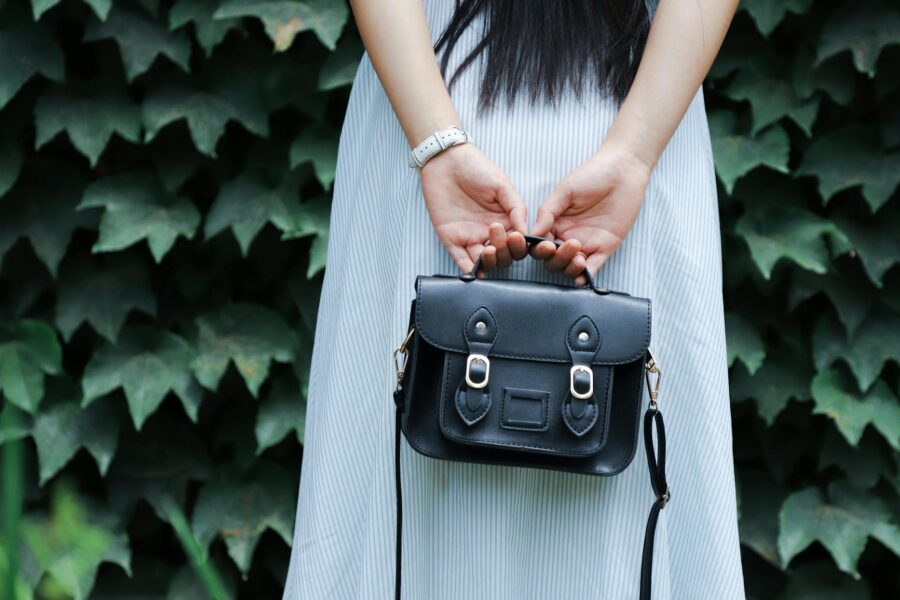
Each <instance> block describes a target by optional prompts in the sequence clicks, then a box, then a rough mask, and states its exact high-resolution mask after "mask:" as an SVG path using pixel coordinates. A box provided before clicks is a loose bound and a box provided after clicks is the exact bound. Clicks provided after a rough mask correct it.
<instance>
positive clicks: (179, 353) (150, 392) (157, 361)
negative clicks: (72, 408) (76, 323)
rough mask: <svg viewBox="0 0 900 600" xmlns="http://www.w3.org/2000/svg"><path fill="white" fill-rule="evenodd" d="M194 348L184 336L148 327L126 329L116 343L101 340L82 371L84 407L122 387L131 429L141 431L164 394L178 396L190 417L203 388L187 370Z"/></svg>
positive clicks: (195, 417) (195, 413) (198, 404)
mask: <svg viewBox="0 0 900 600" xmlns="http://www.w3.org/2000/svg"><path fill="white" fill-rule="evenodd" d="M192 358H193V351H192V349H191V347H190V346H189V345H188V343H187V342H186V341H184V339H182V338H181V337H179V336H177V335H175V334H174V333H171V332H169V331H160V330H157V329H153V328H151V327H147V326H134V327H126V328H125V329H124V330H123V331H122V333H121V335H120V336H119V341H118V342H117V343H116V344H105V345H104V346H102V347H101V348H100V349H99V350H97V351H96V352H95V353H94V355H93V356H92V357H91V360H90V361H89V362H88V364H87V366H86V367H85V370H84V377H83V379H82V382H81V383H82V389H83V391H84V401H83V403H82V405H83V406H89V405H90V404H91V402H93V401H94V400H95V399H96V398H99V397H100V396H104V395H106V394H109V393H110V392H112V391H114V390H116V389H118V388H119V387H121V388H123V389H124V390H125V398H126V399H127V400H128V408H129V410H130V412H131V418H132V420H133V421H134V427H135V429H137V430H140V429H141V426H143V424H144V422H145V421H146V420H147V417H149V416H150V415H152V414H153V413H154V412H155V411H156V409H157V408H159V405H160V404H161V403H162V401H163V399H164V398H165V397H166V395H167V394H168V393H169V392H174V393H175V395H176V396H178V398H179V399H180V400H181V403H182V405H183V406H184V410H185V412H186V413H187V415H188V416H189V417H190V418H191V420H192V421H196V420H197V411H198V409H199V407H200V402H201V400H202V392H201V390H200V387H199V386H198V385H197V382H196V381H195V380H194V378H193V377H192V376H191V370H190V368H189V365H190V362H191V359H192Z"/></svg>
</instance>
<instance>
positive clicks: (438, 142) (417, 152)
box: [409, 125, 472, 169]
mask: <svg viewBox="0 0 900 600" xmlns="http://www.w3.org/2000/svg"><path fill="white" fill-rule="evenodd" d="M471 141H472V136H471V135H469V132H468V131H466V130H465V129H463V128H462V127H460V126H458V125H453V126H451V127H448V128H447V129H441V130H440V131H435V132H434V133H432V134H431V135H430V136H428V137H427V138H425V141H423V142H422V143H421V144H419V145H418V146H416V147H415V148H413V149H412V150H410V151H409V166H410V167H414V168H419V169H421V168H422V166H423V165H424V164H425V163H426V162H428V159H430V158H431V157H432V156H435V155H436V154H439V153H441V152H443V151H444V150H446V149H447V148H449V147H450V146H457V145H459V144H465V143H467V142H471Z"/></svg>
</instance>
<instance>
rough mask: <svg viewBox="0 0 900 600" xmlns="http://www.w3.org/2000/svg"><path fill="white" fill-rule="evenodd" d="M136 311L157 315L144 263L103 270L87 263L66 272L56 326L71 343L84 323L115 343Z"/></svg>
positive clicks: (62, 281) (61, 282)
mask: <svg viewBox="0 0 900 600" xmlns="http://www.w3.org/2000/svg"><path fill="white" fill-rule="evenodd" d="M132 310H140V311H142V312H144V313H147V314H148V315H151V316H154V315H156V298H155V297H154V296H153V290H152V289H151V287H150V278H149V274H148V273H147V270H146V268H144V266H143V265H142V264H141V263H124V264H120V265H114V266H111V267H109V268H103V267H100V266H99V265H97V264H96V263H89V262H88V261H86V260H82V261H78V262H75V263H73V264H72V266H71V267H67V268H66V269H64V270H63V273H62V276H61V277H60V279H59V290H58V296H57V301H56V326H57V327H58V328H59V331H60V333H62V335H63V339H65V340H68V339H69V338H70V337H71V336H72V334H73V333H74V332H75V330H76V329H77V328H78V326H79V325H81V324H82V323H84V322H87V323H90V324H91V326H92V327H93V328H94V330H96V331H97V333H99V334H100V335H102V336H103V337H105V338H106V339H107V340H109V341H110V342H113V343H115V341H116V337H117V336H118V335H119V330H120V329H121V328H122V325H123V324H124V323H125V318H126V317H127V316H128V313H129V312H131V311H132Z"/></svg>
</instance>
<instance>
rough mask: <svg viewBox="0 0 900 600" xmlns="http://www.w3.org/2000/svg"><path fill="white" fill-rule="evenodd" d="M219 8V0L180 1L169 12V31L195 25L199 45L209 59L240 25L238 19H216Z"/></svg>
mask: <svg viewBox="0 0 900 600" xmlns="http://www.w3.org/2000/svg"><path fill="white" fill-rule="evenodd" d="M218 7H219V2H218V0H178V1H177V2H175V4H173V5H172V8H171V10H169V29H170V30H173V31H174V30H176V29H178V28H180V27H184V26H185V25H187V24H188V23H193V24H194V33H195V35H196V36H197V43H199V44H200V47H201V48H203V51H204V52H205V53H206V56H207V58H209V57H210V56H211V55H212V51H213V50H214V49H215V47H216V46H218V45H219V44H220V43H221V42H222V40H224V39H225V36H226V35H228V32H229V31H230V30H231V29H232V28H234V27H236V26H238V25H239V23H240V22H239V21H238V20H237V19H214V18H213V13H215V12H216V9H218Z"/></svg>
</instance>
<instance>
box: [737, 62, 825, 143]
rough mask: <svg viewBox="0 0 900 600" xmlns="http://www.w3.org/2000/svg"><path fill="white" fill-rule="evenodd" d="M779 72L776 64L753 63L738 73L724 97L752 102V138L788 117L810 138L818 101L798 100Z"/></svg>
mask: <svg viewBox="0 0 900 600" xmlns="http://www.w3.org/2000/svg"><path fill="white" fill-rule="evenodd" d="M778 71H779V69H778V64H777V63H775V62H774V61H768V60H761V61H759V62H757V63H753V64H752V66H750V67H745V68H743V69H741V70H740V71H738V74H737V75H735V77H734V79H732V80H731V83H730V84H729V85H728V87H727V88H726V89H725V90H724V93H725V95H726V96H728V97H729V98H731V99H732V100H737V101H740V100H747V101H749V102H750V107H751V109H752V114H753V126H752V128H751V129H750V136H751V137H752V136H755V135H756V134H757V133H759V132H760V131H761V130H763V129H765V128H766V127H768V126H769V125H771V124H772V123H777V122H778V121H780V120H781V119H782V118H784V117H789V118H790V119H791V120H792V121H794V123H796V124H797V125H798V126H799V127H800V129H802V130H803V132H804V133H805V134H806V135H807V136H809V135H811V134H812V124H813V121H815V120H816V115H817V114H818V113H819V98H816V97H814V98H810V99H801V98H799V97H797V94H796V91H795V89H794V84H793V82H792V81H791V78H789V77H783V76H780V75H779V74H778Z"/></svg>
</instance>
